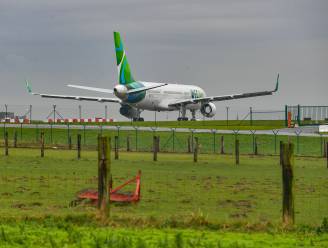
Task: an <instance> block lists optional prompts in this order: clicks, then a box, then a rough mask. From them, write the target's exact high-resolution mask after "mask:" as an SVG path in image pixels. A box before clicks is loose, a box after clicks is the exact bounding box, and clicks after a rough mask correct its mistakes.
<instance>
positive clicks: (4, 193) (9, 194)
mask: <svg viewBox="0 0 328 248" xmlns="http://www.w3.org/2000/svg"><path fill="white" fill-rule="evenodd" d="M1 195H2V196H12V195H13V194H12V193H9V192H3V193H1Z"/></svg>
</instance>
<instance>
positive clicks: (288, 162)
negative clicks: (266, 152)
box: [282, 143, 295, 225]
mask: <svg viewBox="0 0 328 248" xmlns="http://www.w3.org/2000/svg"><path fill="white" fill-rule="evenodd" d="M282 158H283V159H282V186H283V187H282V190H283V191H282V193H283V195H282V199H283V200H282V212H283V213H282V220H283V223H284V224H286V225H290V224H291V225H292V224H294V217H295V213H294V193H293V186H294V172H293V164H294V161H293V160H294V144H291V143H288V144H283V145H282Z"/></svg>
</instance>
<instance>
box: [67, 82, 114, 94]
mask: <svg viewBox="0 0 328 248" xmlns="http://www.w3.org/2000/svg"><path fill="white" fill-rule="evenodd" d="M67 86H68V87H71V88H77V89H82V90H90V91H96V92H102V93H109V94H113V90H110V89H104V88H96V87H90V86H83V85H76V84H68V85H67Z"/></svg>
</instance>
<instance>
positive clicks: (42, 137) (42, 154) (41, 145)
mask: <svg viewBox="0 0 328 248" xmlns="http://www.w3.org/2000/svg"><path fill="white" fill-rule="evenodd" d="M40 148H41V158H43V157H44V132H41V136H40Z"/></svg>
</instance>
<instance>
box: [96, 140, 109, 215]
mask: <svg viewBox="0 0 328 248" xmlns="http://www.w3.org/2000/svg"><path fill="white" fill-rule="evenodd" d="M110 144H111V139H110V137H103V136H100V135H99V136H98V209H100V212H101V214H102V215H103V216H104V217H109V214H110V196H109V192H110V185H111V182H108V179H109V180H111V158H110Z"/></svg>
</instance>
